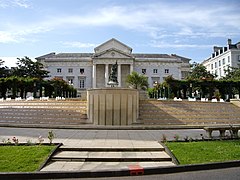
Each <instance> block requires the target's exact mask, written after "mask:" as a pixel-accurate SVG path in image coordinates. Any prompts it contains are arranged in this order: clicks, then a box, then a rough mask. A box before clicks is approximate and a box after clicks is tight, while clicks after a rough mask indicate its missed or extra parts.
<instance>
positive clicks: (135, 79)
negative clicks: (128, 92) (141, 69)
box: [126, 71, 148, 90]
mask: <svg viewBox="0 0 240 180" xmlns="http://www.w3.org/2000/svg"><path fill="white" fill-rule="evenodd" d="M126 82H127V83H128V84H129V85H130V86H132V87H133V88H134V89H139V88H140V89H143V90H145V89H147V87H148V78H147V77H146V76H144V75H141V74H138V73H137V72H135V71H133V72H132V73H131V74H129V75H128V76H127V80H126Z"/></svg>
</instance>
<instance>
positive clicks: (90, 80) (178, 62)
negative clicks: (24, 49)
mask: <svg viewBox="0 0 240 180" xmlns="http://www.w3.org/2000/svg"><path fill="white" fill-rule="evenodd" d="M36 59H37V60H38V61H39V62H41V63H42V64H43V65H44V67H45V68H46V70H48V71H49V72H50V73H49V75H50V77H49V79H52V78H54V77H58V78H62V79H64V80H66V81H67V82H69V83H70V84H72V85H73V86H74V87H75V88H76V89H77V90H78V92H79V93H81V92H84V91H86V89H89V88H102V87H108V85H107V83H108V78H109V74H110V70H111V67H112V65H113V64H115V63H116V62H117V64H118V71H117V73H118V82H119V84H118V86H119V87H127V84H126V77H127V75H129V74H130V73H131V72H132V71H136V72H138V73H140V74H144V75H145V76H147V77H148V83H149V85H150V87H152V86H153V84H154V83H155V82H158V83H162V82H163V81H164V78H166V77H167V76H169V75H172V76H173V77H174V78H175V79H183V78H184V77H185V76H186V75H187V74H188V72H189V70H190V64H189V61H190V59H188V58H185V57H181V56H178V55H176V54H171V55H168V54H135V53H132V48H131V47H129V46H127V45H125V44H123V43H122V42H120V41H118V40H116V39H110V40H108V41H107V42H105V43H103V44H101V45H99V46H98V47H96V48H94V53H59V54H56V53H50V54H46V55H43V56H40V57H37V58H36Z"/></svg>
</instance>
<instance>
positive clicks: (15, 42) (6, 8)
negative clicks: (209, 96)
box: [0, 0, 240, 66]
mask: <svg viewBox="0 0 240 180" xmlns="http://www.w3.org/2000/svg"><path fill="white" fill-rule="evenodd" d="M239 7H240V1H239V0H184V1H182V0H171V1H170V0H0V22H1V23H0V58H1V59H3V60H4V61H5V62H6V63H5V65H7V66H12V64H13V62H14V61H13V58H12V57H14V59H15V57H24V56H29V57H31V58H35V57H38V56H41V55H44V54H47V53H50V52H56V53H60V52H93V49H94V47H96V46H97V45H99V44H101V43H103V42H105V41H107V40H109V39H111V38H116V39H118V40H119V41H121V42H123V43H125V44H126V45H128V46H130V47H132V48H133V52H134V53H160V54H165V53H166V54H178V55H181V56H185V57H188V58H191V59H192V62H193V61H197V62H201V61H202V60H204V59H206V58H208V57H209V56H210V54H211V52H212V48H213V46H214V45H219V46H224V45H226V43H227V39H228V38H231V39H232V42H233V43H237V42H239V41H240V11H239ZM7 57H8V58H7ZM14 63H15V62H14Z"/></svg>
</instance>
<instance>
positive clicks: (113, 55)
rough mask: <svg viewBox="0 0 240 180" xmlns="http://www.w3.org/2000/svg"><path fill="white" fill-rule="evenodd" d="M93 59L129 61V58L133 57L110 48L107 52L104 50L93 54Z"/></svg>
mask: <svg viewBox="0 0 240 180" xmlns="http://www.w3.org/2000/svg"><path fill="white" fill-rule="evenodd" d="M94 58H101V59H109V58H110V59H113V58H114V59H126V58H127V59H129V58H131V59H132V58H133V56H132V55H131V54H127V53H125V52H122V51H120V50H118V49H115V48H111V49H108V50H105V51H103V52H100V53H95V54H94Z"/></svg>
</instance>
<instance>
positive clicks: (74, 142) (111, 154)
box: [0, 127, 218, 171]
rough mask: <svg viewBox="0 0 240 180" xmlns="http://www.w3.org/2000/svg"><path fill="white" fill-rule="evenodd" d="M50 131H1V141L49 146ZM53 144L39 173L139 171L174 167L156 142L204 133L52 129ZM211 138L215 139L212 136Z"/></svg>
mask: <svg viewBox="0 0 240 180" xmlns="http://www.w3.org/2000/svg"><path fill="white" fill-rule="evenodd" d="M50 130H52V129H39V128H6V127H0V138H1V139H8V138H10V139H11V138H12V137H14V136H15V137H17V138H18V139H19V141H20V142H27V141H31V142H38V137H39V136H40V135H41V136H42V137H43V138H44V142H48V139H47V134H48V132H49V131H50ZM53 132H54V133H55V134H56V138H55V139H54V141H53V142H54V143H63V146H62V147H61V148H60V151H59V153H58V154H56V155H55V156H54V157H53V159H52V161H51V163H50V164H49V165H48V166H46V167H45V168H43V169H42V171H100V170H124V169H128V168H129V167H130V166H131V165H137V166H139V167H141V168H151V167H163V166H175V164H174V163H172V161H171V158H170V157H169V155H168V154H166V152H165V151H164V148H163V147H162V145H161V144H159V141H160V140H161V139H162V136H163V134H164V135H165V136H166V137H167V139H169V140H172V139H174V136H175V135H176V134H177V135H179V136H180V138H184V137H185V136H188V137H192V138H198V139H200V138H201V135H200V134H203V136H206V133H205V131H204V130H201V129H192V130H189V129H188V130H187V129H185V130H71V129H53ZM214 135H218V134H217V133H215V134H214Z"/></svg>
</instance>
